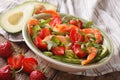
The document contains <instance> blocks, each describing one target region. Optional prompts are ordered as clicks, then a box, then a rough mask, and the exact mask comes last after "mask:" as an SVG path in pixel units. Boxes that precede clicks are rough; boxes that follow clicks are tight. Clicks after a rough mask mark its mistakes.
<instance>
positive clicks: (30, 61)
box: [22, 58, 38, 74]
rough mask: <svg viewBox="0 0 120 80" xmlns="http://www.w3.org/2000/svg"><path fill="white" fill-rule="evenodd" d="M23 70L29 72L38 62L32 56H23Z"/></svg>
mask: <svg viewBox="0 0 120 80" xmlns="http://www.w3.org/2000/svg"><path fill="white" fill-rule="evenodd" d="M22 66H23V71H24V72H26V73H28V74H30V73H31V72H32V71H34V70H35V69H36V68H37V67H38V62H37V60H36V59H34V58H24V59H23V62H22Z"/></svg>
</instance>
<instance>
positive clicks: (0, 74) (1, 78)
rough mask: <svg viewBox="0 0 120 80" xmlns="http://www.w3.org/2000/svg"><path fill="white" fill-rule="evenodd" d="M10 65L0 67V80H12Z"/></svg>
mask: <svg viewBox="0 0 120 80" xmlns="http://www.w3.org/2000/svg"><path fill="white" fill-rule="evenodd" d="M10 71H11V70H10V66H9V65H6V66H4V67H2V68H0V80H13V79H12V73H11V72H10Z"/></svg>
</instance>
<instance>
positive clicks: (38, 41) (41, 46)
mask: <svg viewBox="0 0 120 80" xmlns="http://www.w3.org/2000/svg"><path fill="white" fill-rule="evenodd" d="M34 44H35V46H36V47H37V48H39V49H40V50H42V51H45V50H47V44H46V43H45V42H43V41H42V39H41V38H40V36H37V37H36V38H35V40H34Z"/></svg>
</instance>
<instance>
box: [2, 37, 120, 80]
mask: <svg viewBox="0 0 120 80" xmlns="http://www.w3.org/2000/svg"><path fill="white" fill-rule="evenodd" d="M4 41H6V39H5V38H4V37H3V36H1V35H0V43H2V42H4ZM11 43H12V45H13V48H14V53H13V54H18V53H24V54H25V57H34V58H36V59H37V61H38V62H39V67H40V70H44V69H46V72H45V75H46V76H47V78H48V80H120V72H112V73H109V74H105V75H102V76H97V77H92V76H89V77H87V76H82V75H74V74H69V73H66V72H62V71H58V70H55V69H53V68H50V67H47V63H46V62H45V61H43V60H42V59H41V58H40V57H38V56H36V55H35V54H34V53H33V52H32V51H31V50H30V49H29V48H28V47H27V45H26V44H25V43H24V42H20V43H13V42H11ZM6 64H7V62H6V60H5V59H4V58H2V57H0V67H3V66H4V65H6ZM15 80H29V75H28V74H25V73H24V72H21V73H18V74H16V76H15Z"/></svg>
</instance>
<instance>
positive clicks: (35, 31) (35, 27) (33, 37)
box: [32, 25, 41, 40]
mask: <svg viewBox="0 0 120 80" xmlns="http://www.w3.org/2000/svg"><path fill="white" fill-rule="evenodd" d="M40 30H41V28H40V26H39V25H36V26H33V27H32V32H33V36H32V39H33V40H34V39H35V37H36V36H37V35H38V33H39V31H40Z"/></svg>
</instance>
